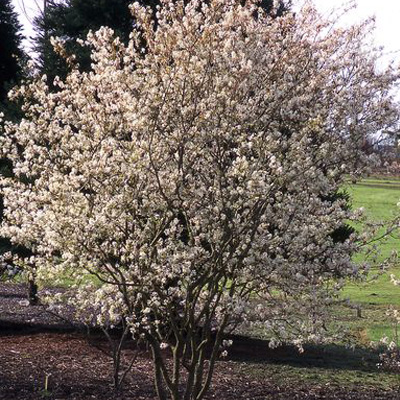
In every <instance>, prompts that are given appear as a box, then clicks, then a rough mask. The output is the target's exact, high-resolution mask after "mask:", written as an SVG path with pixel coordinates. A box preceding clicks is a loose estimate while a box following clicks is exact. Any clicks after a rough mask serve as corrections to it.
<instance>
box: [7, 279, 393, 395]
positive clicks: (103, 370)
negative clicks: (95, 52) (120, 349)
mask: <svg viewBox="0 0 400 400" xmlns="http://www.w3.org/2000/svg"><path fill="white" fill-rule="evenodd" d="M21 295H23V289H22V288H21V286H14V285H13V286H8V285H3V284H1V285H0V399H1V400H13V399H15V400H34V399H35V400H37V399H53V400H64V399H71V400H89V399H99V400H106V399H107V400H116V399H126V400H128V399H129V400H144V399H146V400H150V399H155V398H156V397H155V394H154V390H153V383H152V364H151V358H150V354H149V353H148V352H147V351H146V349H140V350H137V349H134V346H133V343H130V344H129V345H128V346H127V348H126V350H125V352H124V356H125V358H126V360H128V359H130V358H131V357H132V356H133V355H134V354H137V360H136V362H135V364H134V367H133V369H132V371H131V373H130V374H129V376H128V377H127V380H126V383H125V386H124V390H123V391H122V392H121V393H115V392H114V391H113V389H112V386H111V374H110V371H111V366H112V362H111V358H110V355H109V353H108V348H107V341H106V340H105V339H104V338H103V337H102V336H100V335H98V334H97V333H95V334H94V335H91V336H90V337H88V336H87V335H85V333H84V332H83V331H79V330H76V326H75V327H74V329H75V331H72V330H71V329H72V328H73V327H72V326H71V324H69V323H68V322H67V321H64V320H62V319H60V318H57V317H56V316H54V315H52V314H48V313H46V311H45V309H44V308H43V307H41V306H35V307H27V306H25V305H24V303H23V302H22V300H23V298H21ZM63 329H64V331H63ZM291 351H292V350H290V349H286V350H279V351H278V352H275V353H273V352H272V351H271V350H268V348H267V346H266V344H265V342H262V341H256V340H251V339H248V338H236V339H235V345H234V348H233V349H232V355H231V359H230V360H228V361H221V362H219V363H218V364H217V368H216V373H215V378H214V385H213V387H212V390H211V391H210V394H209V396H208V399H209V400H211V399H218V400H231V399H232V400H235V399H238V400H245V399H246V400H247V399H252V400H267V399H269V400H275V399H276V400H289V399H290V400H302V399H307V400H322V399H326V400H331V399H332V400H378V399H379V400H380V399H381V400H400V394H399V392H397V391H395V390H392V391H383V390H381V389H375V388H368V389H367V388H356V387H354V388H350V389H349V388H341V387H338V386H327V385H315V384H313V385H312V384H306V383H303V382H299V384H298V385H294V384H293V383H289V384H285V385H280V384H277V383H276V381H275V380H274V378H273V376H270V377H267V378H254V377H253V378H249V377H248V376H246V375H245V374H243V373H240V369H241V368H240V366H241V365H243V363H260V362H262V360H263V359H264V360H265V359H271V358H273V357H275V358H279V357H289V356H290V352H291ZM261 354H264V356H261ZM46 376H47V377H48V378H47V380H48V386H47V389H48V390H47V391H45V381H46Z"/></svg>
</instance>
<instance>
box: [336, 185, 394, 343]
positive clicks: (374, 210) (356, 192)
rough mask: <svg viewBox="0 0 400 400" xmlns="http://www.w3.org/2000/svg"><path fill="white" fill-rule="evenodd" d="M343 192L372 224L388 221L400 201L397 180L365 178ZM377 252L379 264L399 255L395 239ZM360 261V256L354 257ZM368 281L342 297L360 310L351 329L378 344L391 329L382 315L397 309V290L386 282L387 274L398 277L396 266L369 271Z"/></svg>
mask: <svg viewBox="0 0 400 400" xmlns="http://www.w3.org/2000/svg"><path fill="white" fill-rule="evenodd" d="M346 190H347V191H348V192H349V193H350V195H351V196H352V204H353V207H354V208H359V207H364V208H365V211H366V216H367V217H368V218H369V219H370V220H373V221H376V222H379V221H389V220H391V219H392V218H393V217H394V215H395V213H396V211H397V212H398V210H397V203H398V202H399V200H400V178H398V179H395V178H390V179H379V178H368V179H365V180H363V181H361V182H360V183H358V184H356V185H352V186H350V187H348V188H346ZM379 247H380V250H381V255H380V257H379V259H380V260H383V259H385V258H387V257H389V256H390V254H391V253H392V251H393V250H398V251H400V239H399V235H397V237H396V235H393V236H389V237H387V238H386V239H385V240H383V241H381V242H380V243H379ZM357 259H360V261H361V259H362V256H360V257H357ZM372 271H373V272H372V273H371V277H372V276H373V275H375V279H371V280H369V281H368V282H366V283H363V284H358V285H357V284H353V283H349V284H348V285H347V286H346V287H345V289H344V291H343V296H344V297H345V298H348V299H350V300H351V301H352V302H353V303H356V304H359V305H360V306H361V308H362V315H363V318H362V319H358V320H357V319H354V320H352V321H351V326H352V327H353V328H354V329H357V330H359V331H364V333H365V334H366V336H367V337H368V339H370V340H378V339H379V338H381V337H382V336H383V335H387V336H389V337H392V335H393V326H392V324H391V321H390V320H388V318H387V316H386V311H387V310H388V309H389V307H390V306H391V305H393V306H395V307H398V308H400V287H396V286H394V285H393V284H392V283H391V282H390V274H391V273H394V274H396V275H397V276H399V277H400V265H399V264H397V265H395V266H394V267H393V268H391V269H390V270H389V271H387V272H386V273H384V274H381V275H379V274H377V273H376V271H377V270H375V269H372Z"/></svg>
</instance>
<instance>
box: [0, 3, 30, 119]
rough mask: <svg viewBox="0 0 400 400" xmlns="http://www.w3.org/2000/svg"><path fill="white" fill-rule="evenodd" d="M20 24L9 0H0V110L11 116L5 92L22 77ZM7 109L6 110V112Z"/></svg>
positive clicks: (22, 58)
mask: <svg viewBox="0 0 400 400" xmlns="http://www.w3.org/2000/svg"><path fill="white" fill-rule="evenodd" d="M21 29H22V26H21V24H20V23H19V21H18V16H17V13H16V12H15V11H14V8H13V6H12V4H11V0H1V2H0V111H1V112H5V113H6V114H7V117H12V115H10V114H12V112H11V110H10V106H9V103H8V101H7V92H8V91H9V89H10V88H11V87H12V86H13V85H15V84H16V83H17V82H18V81H19V79H21V77H22V73H23V60H24V58H25V57H24V52H23V50H22V46H21V42H22V39H23V37H22V34H21ZM7 111H8V112H7Z"/></svg>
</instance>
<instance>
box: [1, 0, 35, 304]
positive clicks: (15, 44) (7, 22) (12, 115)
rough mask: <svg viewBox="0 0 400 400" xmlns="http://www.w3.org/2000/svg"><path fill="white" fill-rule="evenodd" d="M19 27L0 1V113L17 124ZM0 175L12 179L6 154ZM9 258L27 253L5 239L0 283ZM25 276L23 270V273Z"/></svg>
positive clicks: (11, 268)
mask: <svg viewBox="0 0 400 400" xmlns="http://www.w3.org/2000/svg"><path fill="white" fill-rule="evenodd" d="M21 31H22V26H21V24H20V23H19V21H18V15H17V13H16V12H15V11H14V8H13V5H12V2H11V0H3V1H1V3H0V113H1V112H2V113H3V114H5V116H6V118H7V119H9V120H13V121H14V122H16V121H20V120H21V118H22V115H23V114H22V112H21V109H20V106H21V104H19V102H13V101H10V100H9V99H8V97H7V94H8V92H9V91H10V90H11V89H12V88H13V87H14V86H15V85H17V84H19V83H20V82H21V80H22V79H23V78H25V77H26V61H27V56H26V54H25V52H24V50H23V48H22V40H23V36H22V34H21ZM0 174H1V176H3V177H10V176H12V165H11V161H10V160H9V159H8V158H7V154H4V157H3V158H2V159H1V160H0ZM3 208H4V207H3V199H2V198H0V220H1V219H2V217H3ZM12 254H18V255H19V257H29V256H31V255H32V253H31V251H30V250H28V249H27V248H24V247H22V246H18V245H17V246H15V245H12V244H11V243H10V240H9V238H4V237H1V238H0V256H1V258H2V262H1V264H0V279H8V278H10V277H13V276H14V275H15V274H16V273H18V272H19V271H20V269H19V268H18V266H16V265H14V264H13V256H12ZM26 272H27V270H26ZM28 299H29V302H30V304H36V303H37V300H38V299H37V285H36V283H35V280H34V278H33V275H32V273H28Z"/></svg>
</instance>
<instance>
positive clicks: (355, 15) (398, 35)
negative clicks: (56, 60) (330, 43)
mask: <svg viewBox="0 0 400 400" xmlns="http://www.w3.org/2000/svg"><path fill="white" fill-rule="evenodd" d="M12 1H13V3H14V5H15V8H16V11H17V12H18V13H19V14H20V19H21V22H22V23H23V25H24V27H25V31H24V34H25V36H26V37H30V36H33V34H34V33H33V30H32V27H31V20H32V18H33V16H34V15H35V13H37V12H38V7H40V6H41V5H42V4H43V0H12ZM293 3H294V6H295V9H297V8H298V7H300V6H301V4H303V3H304V0H293ZM314 3H315V4H316V5H317V8H318V9H319V10H320V11H321V13H323V14H329V13H330V11H331V10H332V8H335V7H340V6H342V5H343V4H345V3H346V2H345V1H343V0H314ZM357 3H358V6H357V8H356V9H355V10H352V11H351V12H350V13H349V14H348V15H347V16H346V18H344V23H349V22H350V23H351V22H355V21H359V20H361V19H365V18H367V17H370V16H375V18H376V32H375V40H376V44H378V45H383V46H384V47H385V49H386V53H388V56H387V59H390V58H391V59H395V60H396V61H397V60H398V61H399V62H400V21H399V16H400V1H399V0H379V1H377V0H358V2H357ZM23 7H24V8H25V12H24V11H23ZM24 14H27V15H28V18H27V17H26V15H24Z"/></svg>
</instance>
